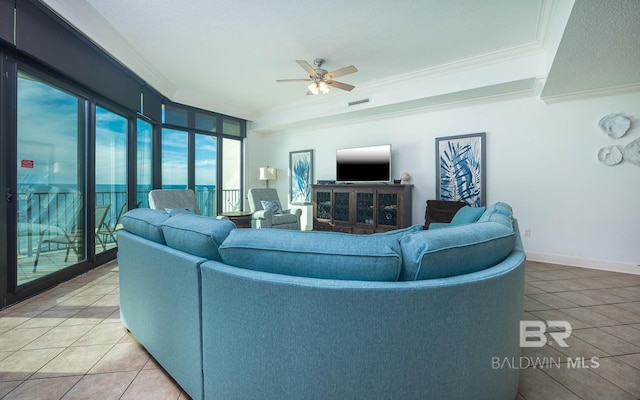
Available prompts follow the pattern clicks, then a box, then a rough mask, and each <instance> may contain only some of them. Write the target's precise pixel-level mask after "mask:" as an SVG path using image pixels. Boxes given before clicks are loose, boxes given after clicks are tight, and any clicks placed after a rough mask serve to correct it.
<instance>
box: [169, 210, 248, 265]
mask: <svg viewBox="0 0 640 400" xmlns="http://www.w3.org/2000/svg"><path fill="white" fill-rule="evenodd" d="M234 229H236V225H235V224H234V223H233V222H231V221H230V220H228V219H218V218H214V217H205V216H203V215H196V214H186V213H183V214H176V215H174V216H173V217H171V218H169V219H167V220H166V221H164V223H163V224H162V232H163V233H164V238H165V240H166V242H167V246H169V247H173V248H174V249H176V250H180V251H184V252H185V253H189V254H193V255H196V256H200V257H204V258H207V259H209V260H215V261H221V259H220V254H219V253H218V247H219V246H220V245H221V244H222V242H224V240H225V239H226V238H227V236H228V235H229V232H231V231H232V230H234Z"/></svg>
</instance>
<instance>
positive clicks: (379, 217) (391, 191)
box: [313, 184, 413, 234]
mask: <svg viewBox="0 0 640 400" xmlns="http://www.w3.org/2000/svg"><path fill="white" fill-rule="evenodd" d="M313 188H314V207H313V229H314V230H331V231H335V232H346V233H361V234H362V233H374V232H386V231H390V230H394V229H399V228H404V227H407V226H409V225H410V224H411V190H412V188H413V186H412V185H380V184H378V185H313Z"/></svg>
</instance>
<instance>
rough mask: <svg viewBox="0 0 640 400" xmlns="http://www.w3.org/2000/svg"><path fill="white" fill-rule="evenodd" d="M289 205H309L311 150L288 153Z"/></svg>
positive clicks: (311, 172) (311, 169) (311, 176)
mask: <svg viewBox="0 0 640 400" xmlns="http://www.w3.org/2000/svg"><path fill="white" fill-rule="evenodd" d="M289 171H290V173H289V176H290V187H289V193H290V196H291V199H290V202H291V204H311V184H312V183H313V182H312V179H313V150H301V151H292V152H290V153H289Z"/></svg>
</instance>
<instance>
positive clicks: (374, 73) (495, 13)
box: [41, 0, 640, 125]
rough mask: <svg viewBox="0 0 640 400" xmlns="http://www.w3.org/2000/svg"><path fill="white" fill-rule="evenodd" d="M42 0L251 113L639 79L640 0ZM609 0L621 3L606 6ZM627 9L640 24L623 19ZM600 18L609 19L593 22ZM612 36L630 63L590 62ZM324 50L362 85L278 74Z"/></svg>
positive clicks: (563, 89) (112, 44) (181, 91)
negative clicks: (320, 92) (611, 68)
mask: <svg viewBox="0 0 640 400" xmlns="http://www.w3.org/2000/svg"><path fill="white" fill-rule="evenodd" d="M41 1H43V3H45V4H47V5H48V6H49V7H50V8H51V9H53V10H54V11H55V12H57V13H58V14H59V15H61V16H62V17H63V18H65V19H67V20H68V21H69V22H70V23H71V24H72V25H74V26H76V27H77V28H78V29H79V30H80V31H82V32H84V33H85V34H86V35H87V36H89V37H90V38H91V39H92V40H93V41H94V42H95V43H97V44H98V45H99V46H101V47H102V48H104V49H105V50H106V51H108V52H109V53H111V54H112V55H113V56H114V57H116V58H117V59H119V60H120V61H121V62H122V63H123V64H125V65H127V66H128V67H129V68H131V69H132V70H133V71H134V72H136V73H137V74H138V75H140V76H141V77H142V78H143V79H145V80H147V82H149V83H150V84H151V85H152V86H153V87H155V88H156V89H158V90H159V91H160V92H161V93H162V94H163V95H165V96H166V97H168V98H169V99H171V100H173V101H177V102H180V103H184V104H189V105H193V106H196V107H202V108H207V109H212V110H215V111H218V112H222V113H226V114H230V115H235V116H239V117H242V118H246V119H249V120H254V119H255V118H257V119H261V118H262V119H263V120H264V119H265V116H266V119H269V118H270V117H271V118H272V119H274V120H275V119H277V113H278V112H280V111H281V110H291V109H295V108H296V107H297V108H299V107H305V106H306V107H311V106H317V105H318V104H320V105H324V107H325V108H327V109H328V110H327V112H326V113H324V114H323V115H326V114H331V113H334V114H335V113H336V112H335V111H331V110H329V108H331V103H332V102H337V101H343V100H344V99H345V96H349V97H348V98H347V100H349V101H351V100H355V99H357V98H359V96H367V97H370V96H371V95H372V93H373V94H374V95H377V98H378V100H379V103H378V105H377V106H378V107H379V109H382V108H381V104H383V103H384V104H386V105H393V107H392V108H394V109H397V107H398V106H397V105H398V104H402V103H407V104H417V103H420V102H421V101H422V102H423V103H429V101H423V100H420V99H426V98H430V97H434V98H435V97H436V96H440V98H447V97H446V94H447V93H456V92H460V93H463V92H466V93H477V94H476V95H480V96H481V93H480V92H481V91H478V88H481V87H483V86H487V87H488V86H492V85H498V86H499V87H503V88H507V87H518V85H508V83H509V82H524V81H526V82H529V81H531V82H534V81H536V80H537V81H540V82H544V80H545V78H546V77H547V74H548V77H549V80H548V83H547V86H545V87H544V92H545V94H548V95H549V96H550V97H555V96H560V95H563V94H566V93H567V91H571V92H576V91H581V90H584V89H585V84H586V83H588V87H587V89H588V88H592V87H599V86H602V85H607V86H616V85H619V84H620V83H621V82H623V83H624V84H625V85H628V84H634V83H640V79H638V71H639V68H638V63H637V62H636V63H635V64H634V65H633V66H632V67H631V66H630V65H627V64H628V63H630V62H631V61H632V60H637V51H638V48H639V46H638V43H639V40H640V38H639V35H638V26H640V24H638V23H637V21H638V16H637V13H638V9H640V1H638V0H616V1H615V2H609V1H600V0H577V2H578V3H577V4H576V7H575V9H574V11H573V13H572V14H571V18H570V19H569V20H568V22H567V19H568V17H569V12H570V11H571V8H572V6H573V0H521V1H513V0H483V1H478V0H447V1H443V0H405V1H402V2H390V1H388V0H353V1H337V0H325V1H324V2H321V3H318V2H315V1H309V0H298V1H295V2H294V1H287V0H272V1H269V2H258V1H255V0H215V1H212V0H189V1H176V0H135V1H130V0H74V1H73V2H69V1H66V0H41ZM600 3H602V4H600ZM611 6H613V8H615V9H616V10H618V9H619V8H622V11H620V10H618V11H612V12H608V13H603V12H602V9H603V8H604V9H606V8H607V7H611ZM603 14H604V15H603ZM629 18H634V19H633V21H634V22H635V25H633V26H627V28H625V29H622V30H618V29H616V28H615V25H616V23H617V22H618V21H619V20H620V19H625V21H626V20H627V19H629ZM594 19H599V21H600V23H601V25H602V27H598V29H593V26H592V24H593V22H592V21H593V20H594ZM585 21H586V22H585ZM612 25H613V27H614V28H613V29H609V28H611V26H612ZM626 25H628V24H627V23H625V26H626ZM565 26H566V32H565V36H562V34H563V31H565ZM634 28H635V29H634ZM600 31H607V33H608V36H607V38H604V39H602V37H601V36H602V35H601V34H600V33H599V32H600ZM619 35H626V36H624V37H618V36H619ZM629 35H631V37H628V36H629ZM593 36H595V38H594V37H593ZM561 39H562V40H561ZM598 39H602V40H598ZM612 41H615V42H616V43H617V44H616V46H617V48H616V51H614V52H612V53H616V52H617V53H618V54H621V53H622V54H624V55H625V56H624V57H622V58H618V60H620V64H624V65H625V66H624V68H618V69H616V71H619V72H620V74H621V75H622V76H615V77H614V76H611V75H613V74H608V73H607V71H597V70H596V71H594V70H593V69H594V67H593V66H591V65H592V64H593V65H596V66H597V64H598V63H599V61H598V58H599V54H600V53H601V50H602V49H601V47H604V48H607V46H609V45H610V44H611V42H612ZM629 47H633V48H634V49H635V51H636V52H635V55H634V54H631V55H630V56H629V53H634V52H633V50H630V49H629ZM556 50H557V52H556ZM603 54H605V53H603ZM318 57H322V58H325V59H326V60H327V61H326V64H325V66H324V68H325V69H327V70H329V71H331V70H334V69H338V68H341V67H344V66H347V65H351V64H353V65H355V66H356V67H357V68H358V70H359V72H357V73H355V74H352V75H347V76H344V77H341V78H339V79H338V80H340V81H343V82H346V83H349V84H352V85H355V86H356V88H355V89H354V90H353V92H351V93H349V94H348V95H347V94H345V92H342V91H340V90H336V89H333V90H332V91H331V92H330V93H329V94H327V95H324V96H305V93H306V88H305V83H304V82H298V83H276V82H275V81H276V79H281V78H306V77H307V74H306V73H305V71H304V70H302V69H301V68H300V67H299V66H298V65H297V64H296V63H295V60H297V59H303V60H307V61H308V62H309V63H312V61H313V59H315V58H318ZM527 57H529V58H527ZM554 57H555V59H554ZM603 57H604V56H603ZM614 57H615V54H613V55H609V54H608V53H607V55H606V58H607V59H608V60H611V59H612V58H614ZM634 57H636V58H634ZM585 58H587V59H589V61H590V63H585V62H584V59H585ZM514 60H516V61H517V60H519V62H516V61H514ZM552 61H553V63H552ZM491 66H493V69H491V68H489V67H491ZM551 66H553V70H552V71H551V73H549V68H550V67H551ZM582 67H584V74H587V75H588V79H587V81H586V82H585V79H583V78H584V74H581V68H582ZM497 77H499V78H497ZM403 85H406V88H405V86H403ZM532 86H533V85H532ZM538 86H539V85H538ZM412 87H415V88H418V89H421V91H420V90H417V89H416V90H412V89H411V88H412ZM407 88H408V89H407ZM422 88H424V90H422ZM493 92H495V90H493V91H491V90H490V91H487V93H489V94H491V93H493ZM442 96H445V97H442ZM454 97H456V96H454ZM457 97H459V96H457ZM320 98H322V99H320ZM448 98H451V96H449V97H448ZM344 103H346V102H344ZM374 106H376V104H375V102H374V101H372V102H371V103H370V105H366V106H363V107H372V109H373V107H374ZM311 114H313V113H311ZM311 114H310V115H309V117H308V118H309V119H313V118H317V117H320V116H321V115H320V114H319V113H316V114H313V115H311ZM276 125H277V124H276Z"/></svg>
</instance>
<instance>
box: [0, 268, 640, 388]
mask: <svg viewBox="0 0 640 400" xmlns="http://www.w3.org/2000/svg"><path fill="white" fill-rule="evenodd" d="M526 272H527V274H526V275H527V277H526V285H525V299H524V300H525V301H524V304H525V314H524V318H523V319H525V320H543V321H546V320H566V321H569V322H570V323H571V325H572V328H573V332H572V334H571V336H570V337H569V338H568V339H567V340H566V341H567V344H568V345H569V347H561V346H558V345H557V344H550V345H545V346H544V347H541V348H524V349H523V353H522V358H521V360H519V364H520V365H517V366H514V367H517V368H521V371H520V376H521V378H520V388H519V393H518V397H517V399H518V400H522V399H525V400H536V399H545V400H547V399H554V400H555V399H609V400H613V399H629V400H637V399H640V275H626V274H618V273H612V272H606V271H596V270H589V269H583V268H573V267H566V266H559V265H551V264H543V263H535V262H527V269H526ZM118 299H119V294H118V272H117V264H116V263H111V264H108V265H105V266H103V267H100V268H97V269H96V270H94V271H91V272H89V273H87V274H85V275H82V276H80V277H78V278H75V279H73V280H71V281H69V282H66V283H64V284H62V285H60V286H58V287H56V288H53V289H51V290H49V291H47V292H46V293H43V294H41V295H39V296H36V297H34V298H32V299H29V300H27V301H25V302H23V303H21V304H18V305H15V306H13V307H10V308H8V309H6V310H3V311H0V399H7V400H8V399H29V400H32V399H52V400H54V399H65V400H67V399H83V400H86V399H101V400H103V399H136V400H140V399H154V400H156V399H181V400H182V399H188V398H189V397H188V396H187V395H186V394H185V393H184V392H183V391H182V390H181V389H180V387H179V386H177V385H176V383H175V382H174V381H173V380H172V379H171V378H170V377H169V376H168V375H167V374H166V373H165V372H164V371H163V370H162V368H160V367H159V366H158V364H156V363H155V362H154V360H153V359H152V358H151V357H150V356H149V355H148V354H147V352H146V351H145V350H144V349H143V348H142V347H141V346H140V344H138V343H137V342H136V340H135V339H134V338H133V337H132V336H131V335H130V334H129V333H127V331H126V330H125V329H124V328H123V327H122V325H121V324H120V322H119V311H118V306H119V304H118V302H119V301H118ZM568 357H571V360H576V359H577V358H578V357H584V360H585V361H584V363H582V364H575V363H574V364H571V363H570V362H569V361H568V360H567V358H568ZM593 357H597V358H593ZM534 360H537V361H534ZM593 360H595V361H596V362H597V364H598V365H597V368H577V367H578V366H580V367H583V366H584V367H587V366H589V367H593V366H595V364H593ZM533 362H537V363H539V364H541V365H540V367H538V368H532V367H529V365H530V364H531V363H533Z"/></svg>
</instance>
